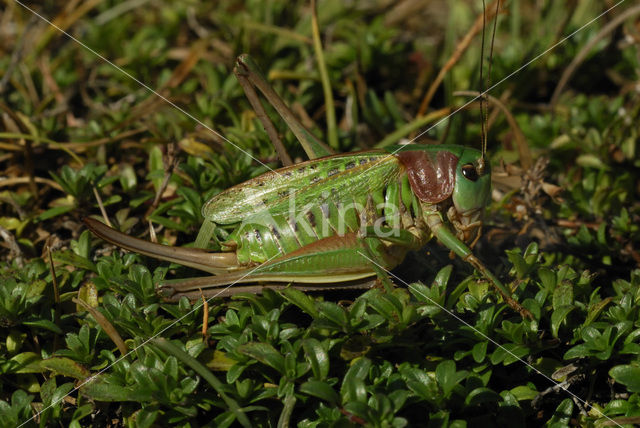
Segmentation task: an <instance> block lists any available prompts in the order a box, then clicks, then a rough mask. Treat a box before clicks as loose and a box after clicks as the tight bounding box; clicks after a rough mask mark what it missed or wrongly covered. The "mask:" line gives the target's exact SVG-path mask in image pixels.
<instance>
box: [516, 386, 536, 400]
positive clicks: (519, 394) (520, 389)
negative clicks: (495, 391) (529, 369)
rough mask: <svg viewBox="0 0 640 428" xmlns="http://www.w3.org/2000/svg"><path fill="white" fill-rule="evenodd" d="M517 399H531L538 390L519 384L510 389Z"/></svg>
mask: <svg viewBox="0 0 640 428" xmlns="http://www.w3.org/2000/svg"><path fill="white" fill-rule="evenodd" d="M510 392H511V393H512V394H513V395H514V396H515V397H516V398H517V400H518V401H525V400H533V399H534V398H536V397H537V396H538V394H539V393H538V391H536V390H535V389H531V388H530V387H529V386H527V385H519V386H516V387H515V388H513V389H511V391H510Z"/></svg>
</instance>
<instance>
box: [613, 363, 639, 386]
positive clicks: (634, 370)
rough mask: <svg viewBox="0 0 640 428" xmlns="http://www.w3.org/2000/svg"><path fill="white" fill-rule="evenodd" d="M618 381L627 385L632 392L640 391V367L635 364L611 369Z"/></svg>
mask: <svg viewBox="0 0 640 428" xmlns="http://www.w3.org/2000/svg"><path fill="white" fill-rule="evenodd" d="M609 376H611V377H612V378H613V379H614V380H615V381H616V382H618V383H621V384H623V385H624V386H626V387H627V388H628V389H629V391H630V392H640V367H638V366H635V365H620V366H615V367H613V368H611V370H609Z"/></svg>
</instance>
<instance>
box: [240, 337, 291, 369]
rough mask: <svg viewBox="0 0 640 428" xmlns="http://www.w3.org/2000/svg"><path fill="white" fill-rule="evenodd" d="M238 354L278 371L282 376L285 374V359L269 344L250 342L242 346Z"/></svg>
mask: <svg viewBox="0 0 640 428" xmlns="http://www.w3.org/2000/svg"><path fill="white" fill-rule="evenodd" d="M237 350H238V352H240V353H241V354H244V355H246V356H248V357H251V358H253V359H255V360H258V361H260V362H261V363H262V364H266V365H268V366H269V367H272V368H274V369H276V370H277V371H278V372H280V373H281V374H283V375H284V374H285V373H286V371H285V366H284V357H283V356H282V354H280V353H279V352H278V351H276V349H275V348H274V347H273V346H271V345H269V344H268V343H261V342H249V343H245V344H244V345H240V346H238V348H237Z"/></svg>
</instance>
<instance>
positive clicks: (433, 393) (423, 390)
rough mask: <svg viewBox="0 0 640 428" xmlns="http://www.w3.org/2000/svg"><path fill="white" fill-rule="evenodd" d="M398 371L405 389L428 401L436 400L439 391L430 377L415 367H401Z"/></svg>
mask: <svg viewBox="0 0 640 428" xmlns="http://www.w3.org/2000/svg"><path fill="white" fill-rule="evenodd" d="M399 371H400V374H401V375H402V378H403V379H404V381H405V382H406V384H407V387H408V388H409V389H410V390H411V391H413V392H414V393H415V394H416V395H418V396H419V397H422V398H423V399H425V400H428V401H435V400H437V398H438V394H439V389H438V384H437V383H436V381H435V379H434V378H433V376H432V375H430V374H429V373H427V372H425V371H424V370H420V369H419V368H416V367H402V368H400V370H399Z"/></svg>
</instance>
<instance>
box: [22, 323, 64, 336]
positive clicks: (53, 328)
mask: <svg viewBox="0 0 640 428" xmlns="http://www.w3.org/2000/svg"><path fill="white" fill-rule="evenodd" d="M22 324H24V325H26V326H29V327H38V328H43V329H45V330H49V331H52V332H54V333H56V334H64V332H63V331H62V329H61V328H60V327H58V326H57V325H56V324H55V323H54V322H52V321H49V320H45V319H35V320H33V319H31V320H27V321H22Z"/></svg>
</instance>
